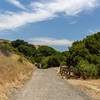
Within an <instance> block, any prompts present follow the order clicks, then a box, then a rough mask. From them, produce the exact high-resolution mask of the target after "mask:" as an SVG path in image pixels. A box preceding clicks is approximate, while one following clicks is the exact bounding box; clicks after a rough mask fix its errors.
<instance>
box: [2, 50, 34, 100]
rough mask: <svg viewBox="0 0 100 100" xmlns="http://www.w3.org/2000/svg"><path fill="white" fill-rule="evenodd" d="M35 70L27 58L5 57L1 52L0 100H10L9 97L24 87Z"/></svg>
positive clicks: (13, 55)
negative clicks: (14, 91) (15, 90)
mask: <svg viewBox="0 0 100 100" xmlns="http://www.w3.org/2000/svg"><path fill="white" fill-rule="evenodd" d="M35 69H36V68H35V67H34V65H33V64H31V63H29V62H28V61H27V60H26V59H25V58H22V57H20V56H18V55H15V54H12V55H11V56H5V55H3V54H2V53H1V52H0V100H3V99H8V98H7V95H9V94H10V93H11V92H12V91H13V90H14V89H17V88H20V87H22V86H23V84H24V82H25V80H27V79H29V78H30V76H31V74H32V72H33V71H34V70H35Z"/></svg>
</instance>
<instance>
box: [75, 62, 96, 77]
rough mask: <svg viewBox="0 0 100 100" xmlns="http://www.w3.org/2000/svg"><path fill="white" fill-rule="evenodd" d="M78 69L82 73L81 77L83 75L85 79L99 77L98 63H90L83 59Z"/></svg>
mask: <svg viewBox="0 0 100 100" xmlns="http://www.w3.org/2000/svg"><path fill="white" fill-rule="evenodd" d="M76 70H77V72H79V73H80V77H82V78H83V79H87V78H97V77H98V70H97V67H96V65H94V64H89V63H88V61H85V60H81V61H80V62H79V63H78V65H77V66H76Z"/></svg>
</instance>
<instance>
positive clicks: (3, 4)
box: [0, 0, 100, 51]
mask: <svg viewBox="0 0 100 100" xmlns="http://www.w3.org/2000/svg"><path fill="white" fill-rule="evenodd" d="M98 31H100V1H99V0H70V1H69V0H0V38H1V39H8V40H15V39H23V40H25V41H28V42H30V43H33V44H40V45H49V46H52V47H54V48H55V49H57V50H60V51H65V50H67V47H69V46H71V44H72V42H73V41H75V40H81V39H83V38H84V37H86V36H87V35H91V34H93V33H95V32H98Z"/></svg>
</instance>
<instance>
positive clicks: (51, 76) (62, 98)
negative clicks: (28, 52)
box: [11, 69, 92, 100]
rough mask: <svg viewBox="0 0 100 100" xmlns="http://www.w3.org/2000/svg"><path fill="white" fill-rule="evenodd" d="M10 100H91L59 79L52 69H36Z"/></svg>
mask: <svg viewBox="0 0 100 100" xmlns="http://www.w3.org/2000/svg"><path fill="white" fill-rule="evenodd" d="M11 100H92V99H91V98H89V97H88V96H87V95H86V94H85V93H84V92H82V91H81V90H80V89H77V88H76V87H73V86H71V85H70V84H69V83H67V82H66V81H65V80H63V79H61V78H60V77H59V76H58V75H57V74H56V72H55V71H54V70H53V69H44V70H43V69H37V70H36V71H35V72H34V74H33V76H32V79H31V80H30V81H29V82H27V83H26V85H25V86H23V88H21V89H20V90H19V91H18V92H17V94H15V95H14V96H12V97H11Z"/></svg>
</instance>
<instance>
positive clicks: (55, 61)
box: [47, 56, 60, 67]
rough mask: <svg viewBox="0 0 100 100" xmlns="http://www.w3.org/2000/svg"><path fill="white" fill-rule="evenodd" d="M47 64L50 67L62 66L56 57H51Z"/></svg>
mask: <svg viewBox="0 0 100 100" xmlns="http://www.w3.org/2000/svg"><path fill="white" fill-rule="evenodd" d="M47 63H48V67H59V66H60V60H59V58H58V57H56V56H51V57H50V58H49V60H48V62H47Z"/></svg>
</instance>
